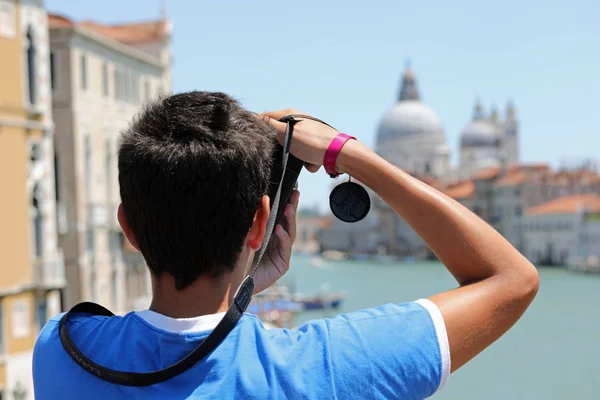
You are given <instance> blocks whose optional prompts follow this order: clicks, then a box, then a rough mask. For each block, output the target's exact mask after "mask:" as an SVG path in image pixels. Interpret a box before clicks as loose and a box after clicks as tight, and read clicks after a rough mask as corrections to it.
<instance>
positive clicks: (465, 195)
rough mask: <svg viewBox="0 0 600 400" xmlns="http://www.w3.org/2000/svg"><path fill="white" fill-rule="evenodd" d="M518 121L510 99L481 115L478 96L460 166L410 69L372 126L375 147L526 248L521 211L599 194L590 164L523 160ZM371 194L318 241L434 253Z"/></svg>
mask: <svg viewBox="0 0 600 400" xmlns="http://www.w3.org/2000/svg"><path fill="white" fill-rule="evenodd" d="M519 126H520V123H519V121H518V119H517V112H516V109H515V106H514V104H513V103H512V102H510V101H509V102H508V104H507V105H506V109H505V112H504V115H503V116H502V117H500V115H499V113H498V111H497V110H496V108H495V107H492V109H491V111H490V112H489V114H486V112H485V110H484V107H483V105H482V104H481V102H480V101H479V100H477V101H476V103H475V107H474V110H473V114H472V117H471V121H470V122H469V123H468V124H467V125H466V127H465V128H464V129H463V130H462V132H461V134H460V145H459V151H460V155H459V164H458V166H457V167H456V168H453V167H452V166H451V165H450V164H449V156H450V150H449V147H448V145H447V144H446V138H445V133H444V128H443V125H442V123H441V121H440V119H439V118H438V117H437V115H436V113H435V112H434V110H433V109H432V108H430V107H429V106H427V105H426V104H424V103H423V102H422V100H421V95H420V93H419V90H418V85H417V80H416V77H415V73H414V72H413V71H412V70H411V69H410V68H407V69H406V70H405V72H404V74H403V76H402V80H401V86H400V92H399V95H398V101H397V102H396V103H395V104H394V105H393V106H392V107H391V108H390V109H389V110H387V111H386V112H385V114H384V116H383V118H382V120H381V123H380V126H379V128H378V130H377V143H376V151H377V152H378V153H379V154H380V155H381V156H382V157H384V158H385V159H387V160H388V161H390V162H391V163H393V164H394V165H396V166H397V167H399V168H400V169H402V170H404V171H405V172H408V173H410V174H412V175H413V176H416V177H418V178H419V179H420V180H422V181H423V182H425V183H427V184H428V185H430V186H433V187H435V188H436V189H438V190H441V191H443V192H444V193H446V194H447V195H448V196H449V197H451V198H453V199H455V200H457V201H458V202H460V203H461V204H463V205H464V206H465V207H467V208H469V209H470V210H471V211H473V212H474V213H475V214H477V215H478V216H479V217H481V218H482V219H483V220H484V221H486V222H487V223H489V224H490V225H492V226H493V227H494V228H495V229H496V230H498V232H500V233H501V234H502V235H503V236H504V237H505V238H507V239H508V240H509V241H510V242H511V243H512V244H513V245H514V246H515V247H516V248H517V249H518V250H520V251H524V250H525V244H524V242H525V238H524V228H523V215H524V210H527V209H531V208H533V207H535V206H538V205H541V204H544V203H546V202H549V201H552V200H554V199H558V198H562V197H566V196H574V195H583V194H600V176H599V175H598V173H597V171H596V167H595V164H594V163H592V162H585V163H581V162H578V163H576V164H571V165H561V166H560V168H559V169H558V170H555V171H553V170H551V169H550V166H549V165H547V164H523V163H521V161H520V148H519V138H520V133H519V131H520V129H519ZM368 192H369V195H370V196H371V202H372V208H371V215H370V216H369V217H368V218H367V219H366V220H365V221H361V222H360V223H357V224H346V223H343V222H340V221H337V220H335V219H334V220H333V221H332V223H331V225H330V226H329V227H328V228H327V229H324V230H323V232H322V233H321V235H320V237H321V239H322V240H321V246H322V247H323V248H324V249H333V250H339V251H344V252H373V251H374V249H382V248H383V249H384V250H385V252H386V253H387V254H393V255H397V256H407V255H412V256H416V257H417V258H429V257H432V256H433V254H432V253H431V251H430V250H429V249H428V248H427V246H426V245H425V243H424V242H423V241H422V239H421V238H420V237H419V236H418V235H416V233H415V232H413V230H412V229H411V228H410V227H409V226H408V224H406V222H404V221H403V220H402V219H401V218H400V217H398V216H397V215H396V214H395V213H394V212H393V211H392V210H391V209H390V208H389V207H388V206H387V205H386V204H385V203H384V202H383V201H382V200H381V199H379V197H378V196H377V195H376V194H375V193H373V192H372V191H370V190H368ZM357 238H360V240H357ZM530 239H531V235H530ZM358 242H360V243H359V244H358V245H357V243H358ZM530 245H531V243H530ZM555 258H556V257H555ZM559 258H560V257H559ZM560 260H563V258H560Z"/></svg>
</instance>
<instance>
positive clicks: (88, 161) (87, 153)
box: [83, 135, 93, 199]
mask: <svg viewBox="0 0 600 400" xmlns="http://www.w3.org/2000/svg"><path fill="white" fill-rule="evenodd" d="M83 142H84V144H83V147H84V149H83V152H84V157H85V171H84V173H85V191H86V196H87V197H88V199H89V198H91V192H92V186H93V185H92V143H91V138H90V135H85V138H84V139H83Z"/></svg>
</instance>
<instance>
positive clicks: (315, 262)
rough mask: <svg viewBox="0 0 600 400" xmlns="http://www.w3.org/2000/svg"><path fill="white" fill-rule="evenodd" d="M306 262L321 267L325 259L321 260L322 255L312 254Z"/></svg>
mask: <svg viewBox="0 0 600 400" xmlns="http://www.w3.org/2000/svg"><path fill="white" fill-rule="evenodd" d="M308 263H309V265H310V266H311V267H315V268H319V267H322V266H323V264H325V260H323V258H322V257H319V256H314V257H312V258H311V259H310V261H309V262H308Z"/></svg>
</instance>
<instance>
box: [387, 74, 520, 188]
mask: <svg viewBox="0 0 600 400" xmlns="http://www.w3.org/2000/svg"><path fill="white" fill-rule="evenodd" d="M376 151H377V152H378V153H379V154H380V155H381V156H382V157H383V158H385V159H386V160H388V161H390V162H391V163H393V164H394V165H396V166H397V167H399V168H401V169H402V170H405V171H408V172H411V173H412V174H414V175H416V176H429V177H432V178H435V179H437V180H440V181H443V182H449V181H454V180H460V179H468V178H470V177H471V176H472V175H473V174H475V173H476V172H477V171H478V170H481V169H484V168H488V167H495V166H501V165H510V164H517V163H518V162H519V146H518V124H517V121H516V118H515V110H514V107H513V106H512V104H511V103H509V104H508V105H507V107H506V115H505V119H504V120H501V119H500V118H499V116H498V112H497V110H496V109H492V110H491V112H490V114H489V115H487V116H486V115H485V113H484V110H483V106H482V105H481V103H480V102H479V101H477V102H476V104H475V109H474V111H473V116H472V120H471V121H470V122H469V123H468V125H467V126H466V127H465V128H464V129H463V131H462V133H461V137H460V157H459V165H458V166H457V167H455V168H453V167H452V166H451V165H450V148H449V146H448V144H447V140H446V135H445V133H444V126H443V123H442V121H441V120H440V119H439V117H438V116H437V114H436V113H435V111H434V110H433V109H432V108H431V107H429V106H428V105H426V104H425V103H423V102H422V101H421V96H420V93H419V89H418V85H417V80H416V78H415V74H414V72H413V71H412V70H411V69H410V68H409V67H407V68H406V70H405V71H404V74H403V76H402V83H401V87H400V93H399V95H398V101H397V102H396V104H394V105H393V106H392V107H391V108H390V109H389V110H387V111H386V112H385V114H384V115H383V118H382V120H381V122H380V124H379V129H378V131H377V142H376Z"/></svg>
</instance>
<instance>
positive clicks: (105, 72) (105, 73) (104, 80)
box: [102, 63, 108, 97]
mask: <svg viewBox="0 0 600 400" xmlns="http://www.w3.org/2000/svg"><path fill="white" fill-rule="evenodd" d="M102 92H103V94H104V96H105V97H106V96H108V65H107V64H106V63H104V64H103V65H102Z"/></svg>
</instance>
